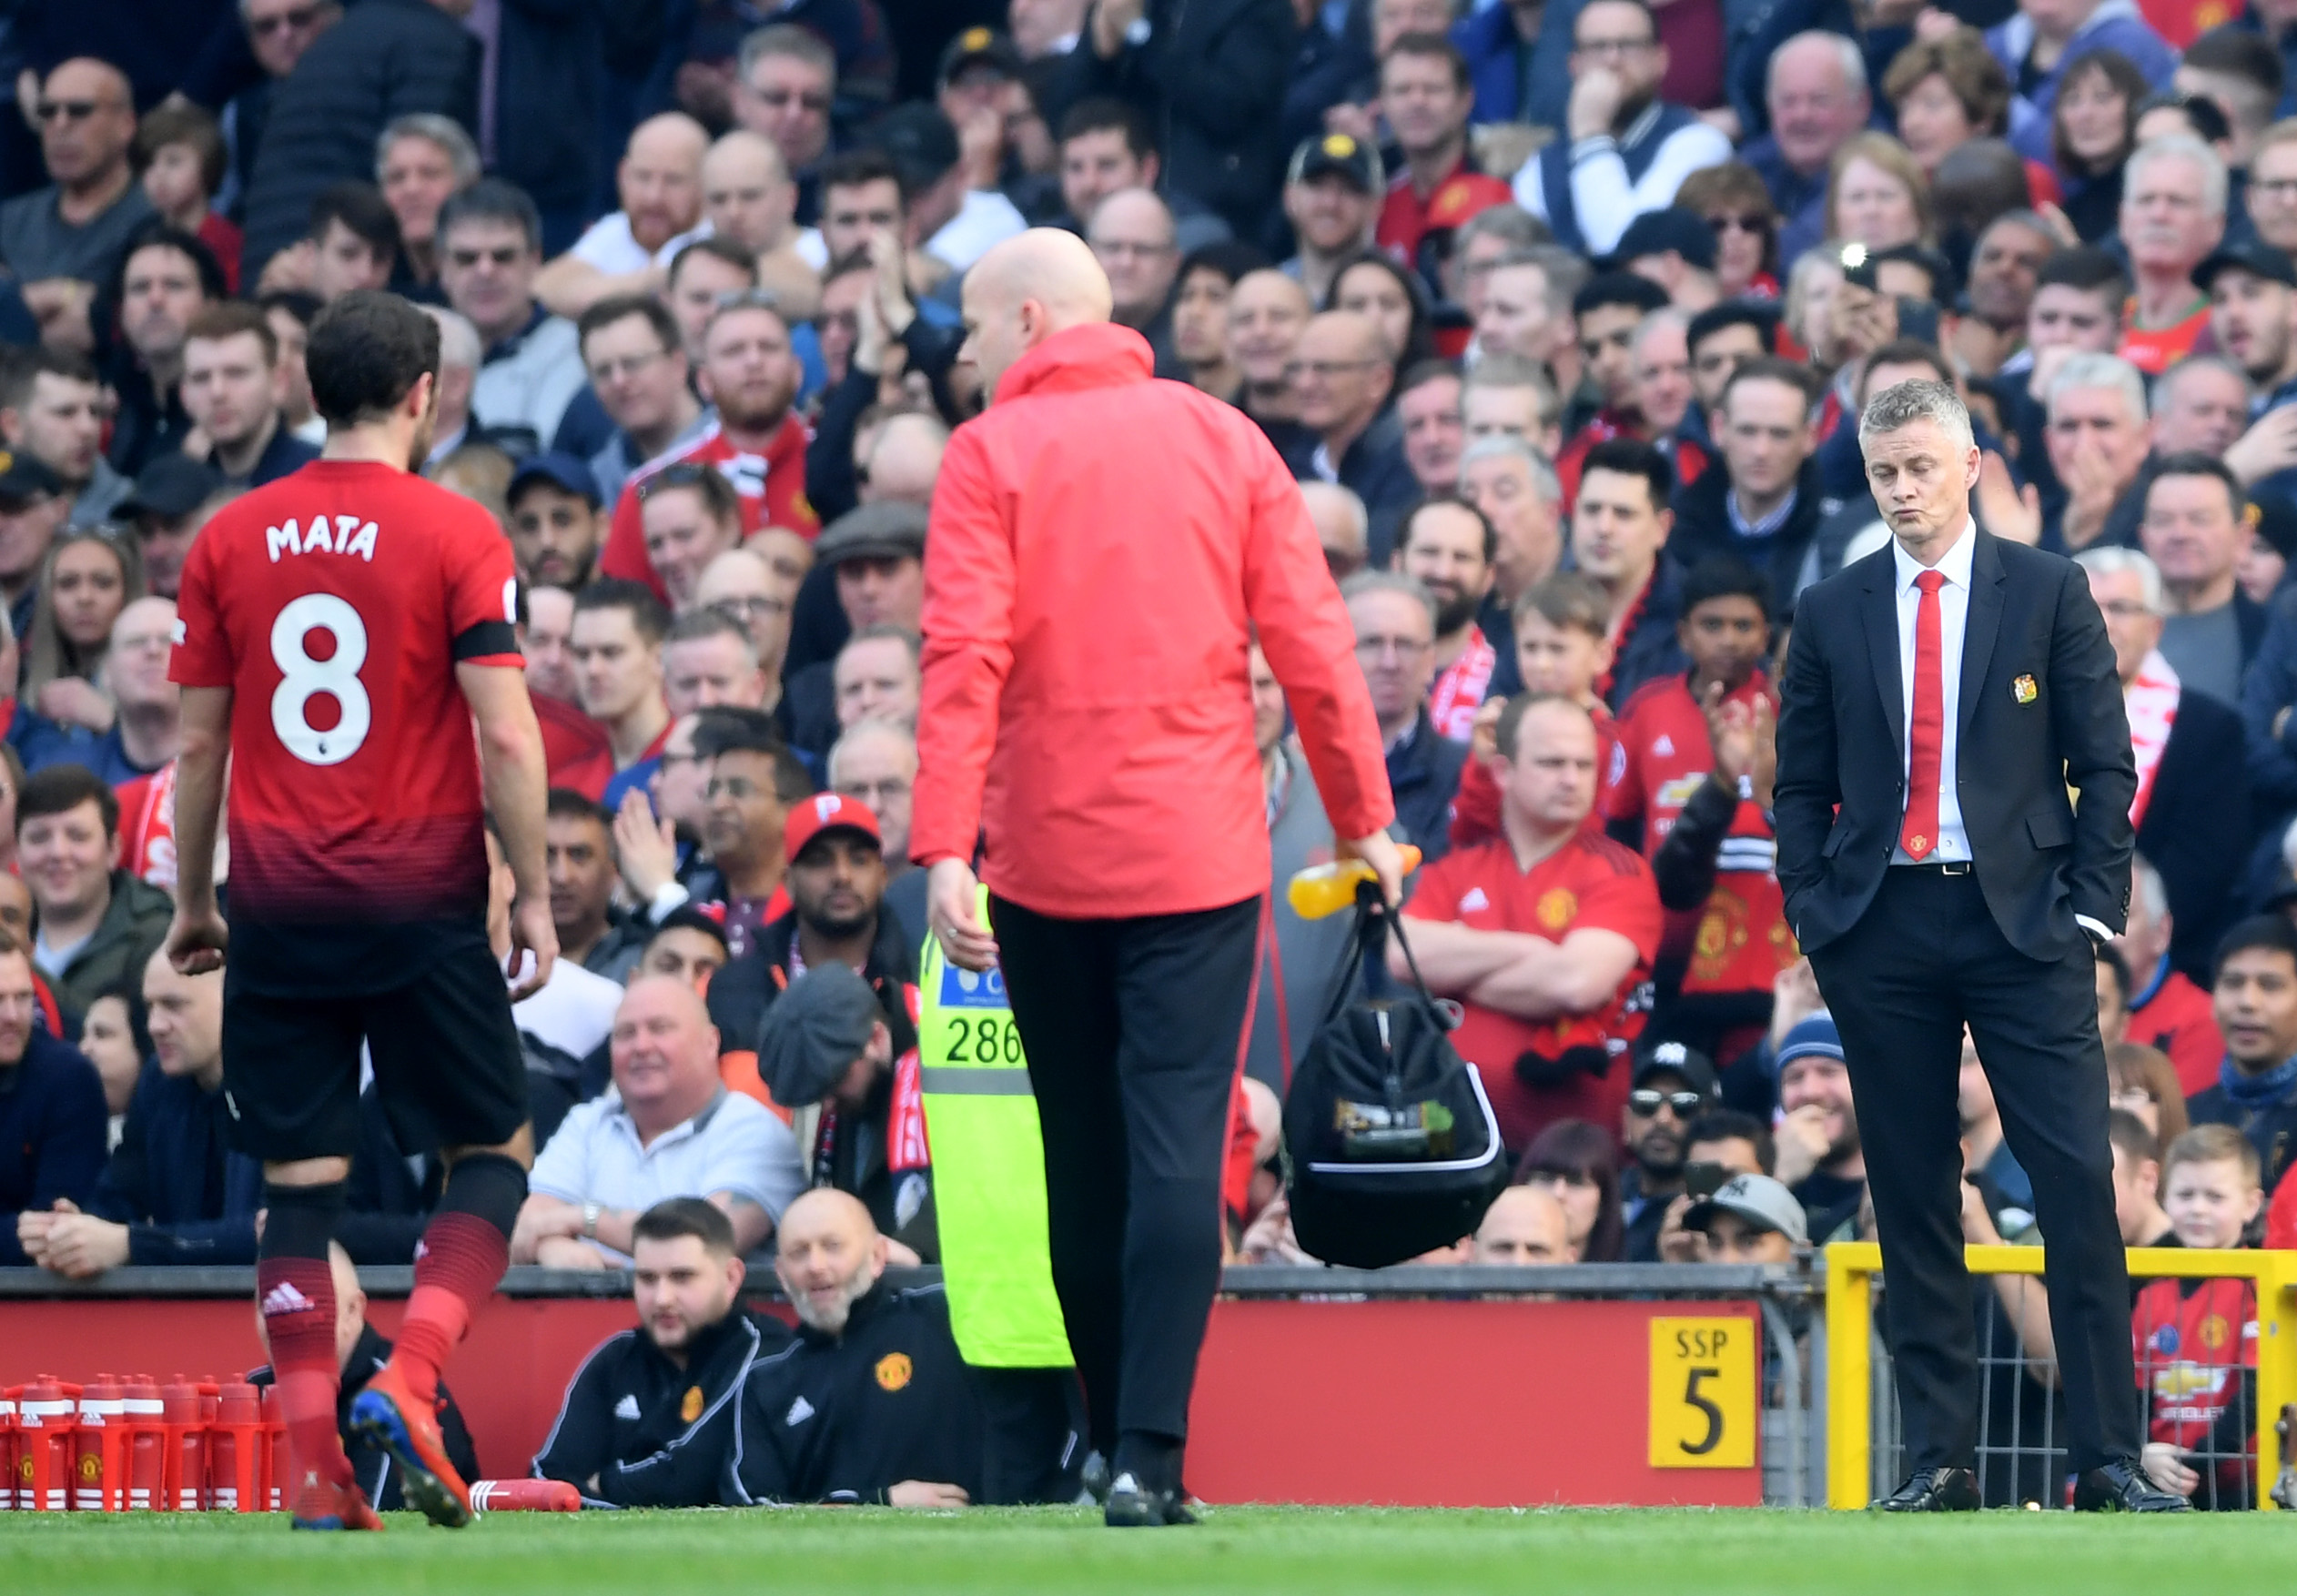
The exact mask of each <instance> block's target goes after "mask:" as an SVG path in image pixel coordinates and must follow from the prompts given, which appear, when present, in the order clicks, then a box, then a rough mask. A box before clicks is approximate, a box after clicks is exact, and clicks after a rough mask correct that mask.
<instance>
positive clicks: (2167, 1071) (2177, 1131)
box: [2106, 1042, 2190, 1147]
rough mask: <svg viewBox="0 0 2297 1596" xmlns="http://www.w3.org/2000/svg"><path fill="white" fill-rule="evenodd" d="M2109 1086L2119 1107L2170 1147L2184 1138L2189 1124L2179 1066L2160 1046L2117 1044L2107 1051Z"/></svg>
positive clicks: (2112, 1101) (2108, 1088)
mask: <svg viewBox="0 0 2297 1596" xmlns="http://www.w3.org/2000/svg"><path fill="white" fill-rule="evenodd" d="M2106 1086H2107V1090H2108V1091H2109V1092H2110V1093H2111V1094H2112V1096H2111V1098H2110V1101H2111V1103H2112V1105H2113V1106H2115V1107H2116V1108H2126V1109H2128V1110H2129V1111H2130V1113H2132V1114H2134V1115H2136V1116H2138V1117H2139V1118H2140V1119H2142V1120H2144V1121H2145V1126H2146V1128H2147V1129H2148V1130H2150V1131H2151V1132H2152V1133H2153V1134H2154V1135H2155V1136H2158V1137H2160V1142H2161V1145H2162V1146H2165V1147H2166V1146H2169V1145H2170V1144H2171V1142H2173V1141H2175V1140H2177V1139H2178V1137H2180V1136H2183V1135H2184V1134H2185V1132H2186V1128H2187V1126H2188V1125H2189V1124H2190V1121H2189V1120H2188V1119H2187V1117H2186V1112H2185V1093H2184V1091H2183V1089H2182V1088H2181V1087H2180V1086H2179V1085H2178V1070H2177V1066H2175V1065H2174V1064H2171V1062H2170V1056H2169V1055H2168V1054H2166V1053H2164V1052H2162V1051H2161V1050H2160V1048H2159V1047H2148V1046H2147V1045H2144V1044H2143V1043H2141V1042H2117V1043H2115V1044H2114V1045H2112V1046H2110V1047H2109V1048H2107V1049H2106Z"/></svg>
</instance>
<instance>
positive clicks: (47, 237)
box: [0, 57, 158, 326]
mask: <svg viewBox="0 0 2297 1596" xmlns="http://www.w3.org/2000/svg"><path fill="white" fill-rule="evenodd" d="M32 114H33V116H34V117H35V120H36V121H37V122H38V123H39V132H40V158H41V160H42V161H43V162H44V163H45V164H46V167H47V174H48V179H49V181H48V186H47V187H46V188H37V189H35V190H33V191H32V192H31V193H29V194H25V195H20V196H18V197H16V198H14V199H11V200H9V201H8V202H7V203H6V204H5V205H0V255H5V258H6V260H7V262H8V267H9V269H10V270H12V271H13V272H15V277H16V280H17V281H18V282H19V283H20V284H22V285H23V293H24V299H25V305H26V306H28V307H29V308H31V310H32V312H33V314H34V315H35V316H37V317H39V318H40V319H41V322H42V324H43V325H44V326H46V324H48V323H49V322H51V321H52V320H53V319H54V318H56V317H57V316H59V315H68V316H71V317H73V318H76V319H77V318H85V317H86V309H87V302H88V300H89V299H90V298H93V297H94V294H95V291H96V284H98V283H100V282H103V281H104V280H105V279H106V278H109V277H110V276H111V275H112V274H113V272H114V271H115V270H116V269H117V268H118V266H119V260H120V253H121V251H122V250H124V249H125V248H126V246H127V240H128V237H129V236H130V235H132V234H133V233H134V232H135V231H136V229H137V227H140V226H142V225H143V224H144V223H146V222H147V221H149V220H151V219H152V218H153V217H155V216H156V215H157V214H158V213H157V212H156V211H154V210H153V209H152V204H151V201H150V200H149V199H147V198H146V197H145V195H144V191H143V189H142V188H141V187H139V186H138V185H137V182H136V177H135V172H134V169H133V167H132V166H131V164H130V162H129V159H128V154H129V150H130V148H131V146H133V145H134V143H135V140H136V107H135V103H134V101H133V100H132V98H131V97H130V94H129V90H128V86H127V79H126V76H124V75H123V74H122V73H121V72H120V71H119V69H118V68H117V67H115V66H110V65H108V64H106V63H105V62H102V61H92V60H88V59H86V58H85V57H80V58H76V59H73V60H70V61H66V62H65V63H64V64H63V65H62V66H58V67H56V70H55V71H53V72H51V73H49V74H48V76H47V80H46V82H45V83H43V84H42V85H41V86H40V97H39V99H38V101H37V102H36V103H35V105H34V106H32Z"/></svg>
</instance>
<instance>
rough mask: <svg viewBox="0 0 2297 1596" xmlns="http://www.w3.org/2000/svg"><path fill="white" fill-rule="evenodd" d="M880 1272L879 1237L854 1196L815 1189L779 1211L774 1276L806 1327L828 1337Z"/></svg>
mask: <svg viewBox="0 0 2297 1596" xmlns="http://www.w3.org/2000/svg"><path fill="white" fill-rule="evenodd" d="M884 1272H885V1237H882V1236H880V1235H878V1234H877V1226H876V1224H875V1221H873V1220H872V1219H871V1218H870V1217H869V1210H868V1209H867V1208H865V1207H863V1206H862V1205H861V1203H860V1201H859V1200H858V1199H857V1198H855V1197H852V1196H849V1195H848V1194H847V1193H845V1192H842V1191H838V1190H835V1188H833V1187H815V1189H814V1190H812V1191H808V1192H803V1193H801V1194H799V1196H798V1197H797V1198H796V1200H795V1201H794V1202H792V1203H791V1204H790V1206H789V1207H786V1208H784V1209H783V1210H782V1217H781V1221H780V1223H779V1225H778V1227H777V1228H776V1232H775V1242H774V1274H775V1276H776V1277H778V1278H780V1280H781V1282H782V1289H783V1291H784V1293H785V1294H787V1296H788V1297H789V1299H790V1306H791V1307H792V1308H795V1309H796V1310H797V1317H798V1318H800V1319H803V1320H804V1322H805V1324H806V1325H807V1326H809V1327H810V1328H814V1329H816V1330H819V1331H821V1332H823V1333H824V1334H825V1335H832V1336H835V1335H837V1334H838V1333H840V1332H841V1331H843V1330H844V1329H845V1321H846V1320H847V1319H848V1318H851V1317H852V1315H853V1311H854V1304H855V1303H856V1302H858V1301H860V1300H861V1299H862V1298H863V1297H864V1296H865V1295H866V1294H867V1292H868V1290H869V1288H871V1287H872V1286H875V1284H876V1283H877V1277H878V1276H879V1275H881V1274H883V1273H884Z"/></svg>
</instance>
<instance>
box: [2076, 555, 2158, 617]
mask: <svg viewBox="0 0 2297 1596" xmlns="http://www.w3.org/2000/svg"><path fill="white" fill-rule="evenodd" d="M2074 563H2075V564H2076V565H2079V566H2080V567H2081V568H2082V569H2083V570H2084V571H2088V572H2089V573H2090V575H2092V576H2120V574H2121V573H2122V572H2123V571H2130V572H2133V573H2135V575H2136V576H2137V579H2138V586H2139V588H2140V590H2141V592H2140V596H2141V597H2143V599H2144V600H2145V607H2146V611H2147V613H2149V614H2152V615H2159V614H2160V613H2161V568H2160V566H2158V565H2156V564H2154V562H2153V561H2152V559H2151V557H2150V556H2149V555H2147V554H2146V553H2144V552H2143V551H2140V550H2137V549H2120V548H2114V547H2107V548H2103V549H2084V550H2083V551H2081V552H2080V553H2079V554H2077V555H2075V556H2074Z"/></svg>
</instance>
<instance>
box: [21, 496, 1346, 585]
mask: <svg viewBox="0 0 2297 1596" xmlns="http://www.w3.org/2000/svg"><path fill="white" fill-rule="evenodd" d="M1310 493H1317V494H1320V495H1323V496H1326V497H1329V498H1330V499H1331V500H1332V502H1333V503H1335V504H1337V505H1339V506H1340V509H1341V514H1342V515H1344V516H1346V517H1347V518H1348V523H1349V525H1350V526H1351V528H1353V529H1354V532H1355V537H1354V544H1355V548H1356V551H1357V552H1359V553H1361V552H1363V551H1364V550H1365V549H1366V548H1367V547H1369V545H1370V543H1371V511H1370V510H1366V509H1365V508H1364V500H1363V497H1362V495H1361V494H1359V493H1358V492H1357V491H1356V490H1354V489H1353V488H1351V487H1349V486H1347V485H1346V484H1345V483H1341V482H1321V481H1311V482H1302V483H1301V484H1300V499H1301V500H1302V502H1305V501H1306V500H1307V499H1308V496H1309V494H1310ZM0 607H5V606H0Z"/></svg>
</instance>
